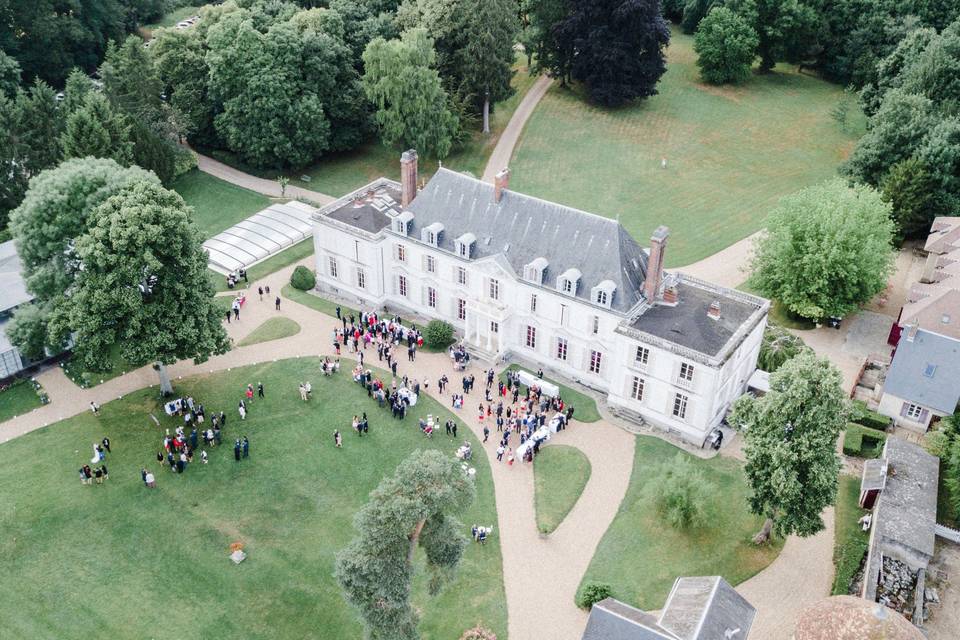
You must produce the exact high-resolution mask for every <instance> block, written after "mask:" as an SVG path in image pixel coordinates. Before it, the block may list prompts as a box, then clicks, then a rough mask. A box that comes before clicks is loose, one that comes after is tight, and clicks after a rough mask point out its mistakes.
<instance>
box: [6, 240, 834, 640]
mask: <svg viewBox="0 0 960 640" xmlns="http://www.w3.org/2000/svg"><path fill="white" fill-rule="evenodd" d="M311 260H312V259H311V258H307V259H305V260H303V261H301V263H300V264H305V265H307V266H311V264H310V263H311ZM295 266H296V265H291V266H289V267H287V268H285V269H282V270H280V271H278V272H277V273H275V274H272V275H271V276H268V277H267V278H265V279H264V280H263V281H261V282H255V283H251V285H252V287H251V289H250V290H251V291H254V290H255V288H256V287H257V286H258V285H261V284H269V285H270V287H271V289H272V290H273V291H279V290H280V288H281V287H282V285H283V284H285V283H286V282H287V281H288V279H289V276H290V273H291V272H292V270H293V268H294V267H295ZM267 298H268V299H265V300H263V301H262V302H261V301H260V300H258V299H257V295H256V293H254V294H253V295H252V297H251V299H249V300H248V301H247V303H246V304H245V305H244V307H243V309H242V310H241V312H240V321H239V322H237V321H234V322H233V323H231V324H229V325H227V331H228V333H229V334H230V336H231V338H233V339H234V341H239V340H240V339H242V338H243V337H244V336H246V335H247V334H248V333H250V332H251V331H253V330H254V329H255V328H256V327H258V326H259V325H260V324H261V323H262V322H263V321H264V320H266V319H268V318H270V317H274V316H277V315H282V316H284V317H287V318H290V319H292V320H294V321H296V322H297V323H299V324H300V326H301V327H302V331H301V332H300V333H299V334H297V335H295V336H291V337H289V338H283V339H281V340H274V341H271V342H269V343H262V344H256V345H251V346H248V347H242V348H235V349H234V350H232V351H230V352H229V353H226V354H224V355H222V356H216V357H213V358H211V359H210V360H209V361H207V362H205V363H203V364H201V365H194V364H192V363H191V362H180V363H177V364H175V365H172V366H170V367H168V370H169V372H170V375H171V378H173V379H174V381H176V379H178V378H180V377H183V376H189V375H195V374H198V373H208V372H214V371H220V370H224V369H230V368H232V367H238V366H244V365H248V364H254V363H257V362H263V361H268V360H279V359H283V358H294V357H300V356H308V355H326V354H329V352H330V350H331V346H330V343H331V340H330V335H331V330H332V329H333V328H334V326H335V325H336V321H335V319H333V318H330V317H328V316H326V315H323V314H320V313H318V312H316V311H313V310H311V309H308V308H306V307H303V306H301V305H298V304H295V303H293V302H291V301H289V300H284V301H283V303H282V311H280V312H277V311H275V310H274V308H273V302H272V299H270V298H272V297H267ZM367 356H368V357H373V358H375V357H376V351H374V350H368V352H367ZM342 360H343V363H344V366H345V367H346V368H350V367H351V366H352V363H353V358H352V356H350V355H349V354H345V355H343V356H342ZM368 362H369V361H368ZM374 364H376V363H374ZM483 369H484V367H483V365H482V363H478V364H476V365H475V366H473V368H472V372H473V373H474V374H475V375H477V378H478V379H480V378H481V372H482V370H483ZM400 373H401V374H403V373H406V374H407V375H410V376H411V377H414V378H417V379H419V380H421V381H423V380H424V379H425V378H427V379H429V380H430V394H431V395H432V396H434V397H437V398H438V399H439V400H441V401H443V402H446V401H447V400H448V398H440V397H439V396H438V394H437V387H436V380H437V379H438V378H439V376H440V375H442V374H443V373H446V374H447V376H448V377H449V378H450V379H451V382H452V385H451V387H456V386H458V384H459V380H460V374H456V373H454V372H453V371H452V367H451V366H450V360H449V358H448V357H447V356H446V354H430V353H425V352H421V353H420V354H418V356H417V361H416V364H415V366H413V367H411V366H410V365H408V364H407V363H406V362H405V361H404V360H403V359H402V358H401V362H400ZM38 379H39V380H40V381H41V383H42V384H43V385H44V387H45V388H46V389H47V390H48V392H49V393H50V397H51V398H52V401H51V403H50V404H48V405H46V406H44V407H41V408H39V409H36V410H34V411H32V412H30V413H28V414H26V415H23V416H20V417H18V418H14V419H13V420H10V421H7V422H5V423H2V424H0V441H6V440H8V439H10V438H13V437H16V436H18V435H21V434H23V433H27V432H29V431H32V430H34V429H37V428H40V427H42V426H44V425H46V424H51V423H53V422H56V421H58V420H62V419H64V418H68V417H70V416H73V415H77V414H79V413H82V412H83V411H87V410H88V406H89V403H90V401H91V400H95V401H96V402H98V403H101V404H103V403H106V402H109V401H111V400H114V399H117V398H120V397H122V396H124V395H125V394H128V393H131V392H133V391H136V390H138V389H142V388H144V387H147V386H152V385H155V384H157V376H156V373H155V372H154V371H153V370H152V368H150V367H149V366H148V367H143V368H141V369H138V370H136V371H133V372H130V373H128V374H126V375H123V376H120V377H117V378H114V379H113V380H108V381H107V382H105V383H104V384H101V385H98V386H96V387H93V388H91V389H79V388H78V387H76V386H75V385H74V384H73V383H72V382H71V381H70V380H69V379H68V378H67V377H66V376H65V375H64V374H63V370H62V369H60V368H59V367H55V368H52V369H49V370H47V371H45V372H44V373H42V374H40V375H39V376H38ZM268 384H269V383H268ZM481 396H482V386H481V387H480V388H479V389H478V390H477V391H475V392H474V393H473V394H471V395H469V396H467V400H466V402H465V407H464V409H462V410H459V411H456V410H452V409H451V410H452V411H453V412H454V413H457V414H459V417H460V420H461V421H462V423H463V424H466V425H469V426H470V428H471V429H472V430H473V431H474V433H475V434H476V435H477V436H478V438H481V439H482V429H481V427H480V425H479V422H478V420H477V419H476V415H477V404H478V403H479V401H480V399H481ZM495 440H496V436H495V435H492V436H491V439H490V441H489V442H488V443H487V445H486V446H485V448H484V451H485V453H486V455H487V456H488V459H489V461H490V466H491V469H492V474H493V479H494V488H495V494H496V502H497V517H498V520H499V522H498V523H497V530H496V532H495V534H494V535H498V536H500V539H501V540H500V542H501V551H502V560H503V575H504V588H505V590H506V596H507V602H508V629H509V635H510V637H511V638H514V639H520V640H526V639H540V638H549V639H550V640H568V639H569V640H578V639H579V638H580V635H581V633H582V631H583V627H584V625H585V624H586V618H587V615H586V613H585V612H583V611H581V610H579V609H577V608H576V606H575V605H574V604H573V600H574V594H575V592H576V589H577V586H578V585H579V583H580V580H581V578H582V576H583V574H584V572H585V571H586V569H587V567H588V565H589V564H590V560H591V559H592V557H593V554H594V551H595V549H596V547H597V545H598V544H599V542H600V540H601V538H602V537H603V534H604V533H605V532H606V530H607V528H608V527H609V525H610V523H611V522H612V521H613V518H614V517H615V516H616V514H617V510H618V509H619V507H620V503H621V501H622V500H623V497H624V495H625V493H626V490H627V486H628V485H629V482H630V475H631V472H632V469H633V453H634V436H633V435H632V434H630V433H628V432H626V431H624V430H623V429H621V428H619V427H617V426H615V425H614V424H612V423H611V422H609V421H607V420H602V421H600V422H594V423H590V424H584V423H580V422H577V421H574V422H573V424H572V426H571V427H570V428H569V429H567V430H565V431H563V432H561V433H559V434H557V435H556V436H555V437H554V438H553V439H552V440H551V444H566V445H571V446H575V447H577V448H578V449H580V450H581V451H583V453H584V454H585V455H586V456H587V457H588V458H589V460H590V464H591V467H592V475H591V477H590V480H589V482H588V483H587V486H586V487H585V488H584V491H583V494H582V495H581V497H580V499H579V500H578V502H577V504H576V505H575V506H574V508H573V509H572V510H571V511H570V513H569V514H568V515H567V517H566V519H565V520H564V521H563V522H562V523H561V524H560V526H559V527H558V528H557V529H556V531H554V532H553V533H552V534H551V535H550V536H546V537H544V536H541V535H540V533H539V532H538V530H537V527H536V518H535V512H534V500H533V494H534V488H533V469H532V467H531V466H530V465H526V464H523V463H520V462H517V463H515V464H514V465H513V466H508V465H507V464H506V462H503V463H498V462H497V461H496V457H495V447H496V442H495ZM548 446H549V445H548ZM478 453H479V452H478ZM826 515H827V522H828V530H827V531H826V532H824V533H822V534H820V535H818V536H815V537H813V538H810V539H807V540H798V539H793V538H791V539H790V540H788V541H787V543H786V546H785V547H784V550H783V553H782V554H781V555H780V557H779V558H778V559H777V560H776V561H775V562H774V563H773V564H771V565H770V567H769V568H767V569H766V570H764V571H763V572H761V573H760V574H758V575H757V576H755V577H754V578H752V579H751V580H749V581H747V582H746V583H744V584H743V585H741V587H740V589H739V590H740V591H741V592H742V593H743V594H744V595H746V596H747V597H748V598H749V599H750V601H751V602H752V603H753V604H754V606H756V607H757V609H758V610H759V612H760V613H759V615H758V618H757V623H756V625H757V626H756V627H755V629H756V631H755V633H754V634H752V635H753V637H756V638H762V639H763V640H788V639H789V637H790V630H791V629H792V625H793V620H794V618H795V615H796V612H797V611H799V609H800V608H802V607H803V606H804V605H805V604H807V603H808V602H810V601H812V600H815V599H818V598H820V597H822V596H824V595H826V594H827V593H828V592H829V587H830V582H831V579H832V575H833V574H832V565H831V560H830V557H831V552H832V540H833V536H832V528H833V517H832V512H828V513H827V514H826ZM484 524H487V523H484ZM637 552H638V553H642V552H643V550H642V549H638V550H637Z"/></svg>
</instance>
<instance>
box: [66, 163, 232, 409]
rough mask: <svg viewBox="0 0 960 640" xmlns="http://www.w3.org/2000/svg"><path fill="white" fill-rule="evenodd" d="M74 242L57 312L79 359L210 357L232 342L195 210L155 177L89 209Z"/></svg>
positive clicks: (97, 363) (165, 384)
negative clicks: (72, 265)
mask: <svg viewBox="0 0 960 640" xmlns="http://www.w3.org/2000/svg"><path fill="white" fill-rule="evenodd" d="M88 222H89V223H88V226H87V229H86V232H85V233H84V234H83V235H81V236H80V237H78V238H77V240H76V259H77V262H78V263H79V264H80V265H82V268H81V269H78V270H77V271H76V274H75V277H74V280H73V284H72V286H71V288H70V295H69V296H68V297H66V299H65V300H64V301H63V303H62V304H59V305H58V306H57V307H56V308H55V309H53V311H52V318H51V323H52V324H53V326H54V331H55V333H57V334H64V333H65V332H67V331H70V332H72V333H73V336H74V338H75V341H76V346H75V353H76V356H77V357H78V358H79V359H80V360H81V361H82V362H83V363H84V365H85V366H86V367H88V368H90V369H93V370H96V368H97V367H102V366H103V365H104V364H105V359H106V357H107V353H108V352H109V351H110V349H111V348H112V347H113V346H114V345H119V347H120V354H121V356H122V357H123V359H124V360H125V361H126V362H127V363H128V364H131V365H142V364H145V363H147V362H156V363H158V364H159V365H160V366H159V370H160V377H161V390H162V391H163V392H169V391H171V388H170V386H169V380H166V379H165V377H164V374H163V365H167V364H171V363H173V362H175V361H177V360H183V359H187V358H192V359H193V360H194V362H203V361H205V360H206V359H207V358H209V357H210V356H211V355H214V354H220V353H224V352H226V350H227V349H228V348H229V340H228V338H227V335H226V332H225V331H224V329H223V326H222V324H221V312H220V310H219V307H218V306H217V305H215V304H214V302H213V293H214V291H213V285H212V284H211V283H210V278H209V276H208V274H207V253H206V251H204V249H203V247H202V242H203V239H202V237H201V235H200V232H199V230H198V229H197V227H196V225H195V224H194V222H193V220H192V218H191V210H190V208H189V207H187V206H186V205H185V204H184V202H183V199H182V198H181V197H180V196H179V195H178V194H177V193H175V192H173V191H169V190H167V189H164V188H163V187H161V186H159V185H158V184H157V183H156V180H153V179H144V180H140V181H136V182H133V183H132V184H130V185H129V186H127V187H126V188H124V189H122V190H120V191H119V192H118V193H116V194H115V195H112V196H110V197H109V198H107V199H106V200H105V201H104V202H103V203H102V204H100V205H98V206H97V207H96V208H94V209H93V211H92V212H91V216H90V220H89V221H88Z"/></svg>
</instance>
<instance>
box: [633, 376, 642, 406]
mask: <svg viewBox="0 0 960 640" xmlns="http://www.w3.org/2000/svg"><path fill="white" fill-rule="evenodd" d="M630 397H631V398H633V399H634V400H637V401H640V400H643V378H638V377H637V376H633V382H632V384H631V385H630Z"/></svg>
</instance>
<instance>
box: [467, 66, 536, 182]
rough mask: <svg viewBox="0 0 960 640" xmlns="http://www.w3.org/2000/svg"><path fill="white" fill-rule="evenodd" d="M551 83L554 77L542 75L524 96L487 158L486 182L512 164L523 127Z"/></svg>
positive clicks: (484, 177) (484, 173) (484, 174)
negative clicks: (511, 160) (514, 150)
mask: <svg viewBox="0 0 960 640" xmlns="http://www.w3.org/2000/svg"><path fill="white" fill-rule="evenodd" d="M551 84H553V78H550V77H547V76H540V77H539V78H537V81H536V82H534V83H533V86H532V87H530V90H529V91H527V95H525V96H523V100H521V101H520V104H518V105H517V110H516V111H514V112H513V115H512V116H510V122H508V123H507V126H506V128H505V129H504V130H503V133H501V134H500V139H499V140H497V146H495V147H494V148H493V153H491V154H490V159H489V160H487V167H486V168H485V169H484V170H483V181H484V182H493V177H494V176H495V175H497V172H498V171H500V170H501V169H504V168H506V167H509V166H510V159H511V158H512V157H513V149H514V147H516V146H517V141H518V140H519V139H520V134H521V133H523V127H524V125H525V124H527V120H528V119H529V118H530V114H532V113H533V110H534V109H535V108H536V106H537V103H539V102H540V98H542V97H543V96H544V95H545V94H546V93H547V89H549V88H550V85H551Z"/></svg>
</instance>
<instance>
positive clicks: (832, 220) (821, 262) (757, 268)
mask: <svg viewBox="0 0 960 640" xmlns="http://www.w3.org/2000/svg"><path fill="white" fill-rule="evenodd" d="M893 235H894V226H893V221H892V220H891V219H890V204H889V203H888V202H885V201H884V200H883V198H882V196H881V195H880V193H879V192H877V191H876V190H874V189H873V188H872V187H869V186H865V185H854V186H852V187H851V186H848V185H847V183H846V182H844V181H843V180H841V179H839V178H836V179H833V180H829V181H827V182H825V183H823V184H819V185H815V186H812V187H808V188H806V189H803V190H802V191H799V192H797V193H795V194H793V195H790V196H787V197H785V198H783V199H782V200H780V203H779V204H778V205H777V207H776V208H775V209H774V210H773V212H772V213H771V214H770V216H769V218H768V219H767V230H766V232H765V233H764V235H763V236H761V238H760V239H759V240H758V241H757V244H756V249H757V250H756V254H755V255H754V258H753V262H752V265H751V266H752V269H753V275H752V276H751V278H752V281H753V283H754V285H755V286H756V287H757V288H758V289H759V291H761V292H762V293H763V294H764V295H766V296H768V297H771V298H774V299H776V300H779V301H780V302H782V303H783V304H784V305H786V307H787V308H788V309H790V310H791V311H792V312H793V313H796V314H797V315H799V316H802V317H804V318H812V319H823V318H827V317H830V316H845V315H847V314H848V313H850V312H851V311H853V310H854V309H856V308H857V306H858V305H861V304H864V303H866V302H868V301H869V300H870V299H871V298H873V297H874V296H875V295H877V294H878V293H880V292H881V291H882V290H883V288H884V287H885V286H886V284H887V277H888V276H889V275H890V272H891V270H892V268H893V257H894V254H893V250H892V240H893Z"/></svg>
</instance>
